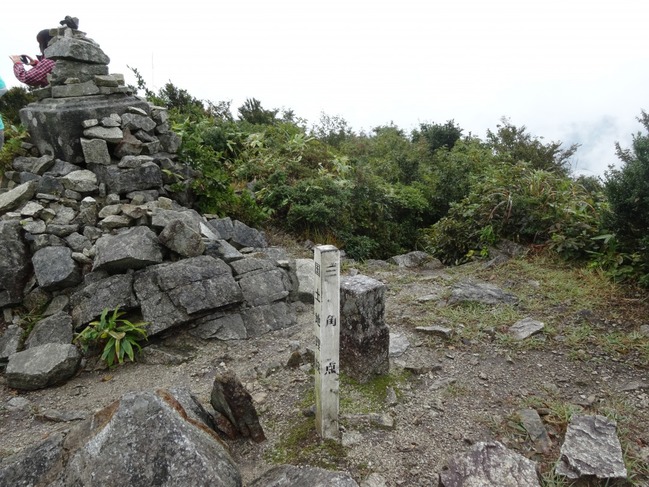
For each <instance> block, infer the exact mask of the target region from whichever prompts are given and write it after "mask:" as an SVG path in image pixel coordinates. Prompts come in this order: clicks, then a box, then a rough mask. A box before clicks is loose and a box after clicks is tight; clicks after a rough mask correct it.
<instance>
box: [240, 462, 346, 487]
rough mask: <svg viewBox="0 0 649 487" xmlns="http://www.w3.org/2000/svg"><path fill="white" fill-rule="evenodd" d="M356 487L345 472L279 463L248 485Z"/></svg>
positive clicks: (265, 486) (253, 486)
mask: <svg viewBox="0 0 649 487" xmlns="http://www.w3.org/2000/svg"><path fill="white" fill-rule="evenodd" d="M270 486H272V487H358V483H356V481H355V480H354V479H353V478H352V476H351V475H349V474H348V473H347V472H333V471H331V470H325V469H322V468H317V467H309V466H306V467H296V466H294V465H280V466H277V467H273V468H271V469H270V470H268V471H267V472H266V473H265V474H264V475H262V476H261V477H259V478H258V479H256V480H254V481H253V482H252V483H251V484H250V487H270Z"/></svg>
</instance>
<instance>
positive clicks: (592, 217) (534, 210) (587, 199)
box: [425, 163, 603, 263]
mask: <svg viewBox="0 0 649 487" xmlns="http://www.w3.org/2000/svg"><path fill="white" fill-rule="evenodd" d="M602 204H603V203H602V199H601V197H600V198H599V199H598V197H597V196H596V195H593V194H591V193H590V192H588V191H586V189H585V188H584V187H583V186H581V185H579V184H577V183H576V182H574V181H573V180H571V179H570V178H567V177H564V176H561V175H560V174H557V173H555V172H548V171H543V170H537V169H533V168H531V167H530V165H529V164H524V163H519V164H515V165H509V164H504V165H500V166H491V167H490V168H489V170H488V171H487V172H486V173H485V175H484V178H483V180H482V181H480V182H478V183H476V184H475V185H474V186H473V187H472V189H471V192H470V194H469V196H467V197H466V198H464V199H463V200H462V201H461V202H459V203H455V204H453V205H451V209H450V210H449V213H448V215H447V216H446V217H444V218H442V219H441V220H440V221H439V222H437V223H436V224H435V225H433V226H432V227H430V228H429V229H428V230H427V231H426V232H425V239H426V242H427V248H428V249H429V251H431V252H432V253H433V254H434V255H436V256H437V257H439V258H440V259H441V260H443V261H444V262H447V263H453V262H462V261H465V260H467V259H468V258H470V257H471V256H473V255H476V254H477V255H486V254H487V253H488V248H489V246H491V245H493V244H494V243H496V242H497V241H499V240H501V239H509V240H513V241H516V242H521V243H526V244H532V243H533V244H539V245H547V246H549V247H552V248H553V249H554V250H556V251H557V252H559V253H560V254H562V255H564V256H565V257H572V258H575V257H585V256H587V253H588V252H589V251H594V250H598V249H599V248H600V243H599V242H597V241H596V240H593V239H594V237H597V236H598V235H599V234H600V220H599V214H600V211H601V208H602Z"/></svg>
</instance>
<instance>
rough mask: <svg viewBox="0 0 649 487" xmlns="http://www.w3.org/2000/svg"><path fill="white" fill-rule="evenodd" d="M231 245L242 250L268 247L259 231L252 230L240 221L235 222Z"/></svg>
mask: <svg viewBox="0 0 649 487" xmlns="http://www.w3.org/2000/svg"><path fill="white" fill-rule="evenodd" d="M219 233H220V232H219ZM221 236H223V233H221ZM224 238H225V237H224ZM230 243H231V244H232V245H234V246H235V247H236V248H237V249H242V248H244V247H267V246H268V244H267V243H266V239H265V238H264V236H263V234H262V233H261V232H260V231H259V230H256V229H254V228H251V227H249V226H248V225H246V224H245V223H242V222H240V221H239V220H234V222H233V229H232V238H231V239H230Z"/></svg>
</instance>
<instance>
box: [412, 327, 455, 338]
mask: <svg viewBox="0 0 649 487" xmlns="http://www.w3.org/2000/svg"><path fill="white" fill-rule="evenodd" d="M415 330H417V331H420V332H422V333H426V334H428V335H436V336H438V337H442V338H450V337H451V336H453V328H447V327H445V326H439V325H431V326H418V327H416V328H415Z"/></svg>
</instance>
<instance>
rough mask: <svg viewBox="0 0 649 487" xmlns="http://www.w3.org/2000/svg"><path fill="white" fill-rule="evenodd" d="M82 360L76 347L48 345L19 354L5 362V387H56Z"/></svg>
mask: <svg viewBox="0 0 649 487" xmlns="http://www.w3.org/2000/svg"><path fill="white" fill-rule="evenodd" d="M80 361H81V355H80V354H79V350H78V349H77V347H75V346H74V345H71V344H67V345H66V344H62V343H47V344H45V345H40V346H38V347H33V348H30V349H28V350H25V351H23V352H18V353H15V354H13V355H11V356H10V357H9V362H8V363H7V370H6V378H7V385H8V386H9V387H13V388H14V389H22V390H35V389H42V388H44V387H48V386H51V385H55V384H59V383H61V382H64V381H66V380H68V379H69V378H70V377H72V376H73V375H74V374H75V373H76V371H77V369H78V367H79V363H80Z"/></svg>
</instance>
